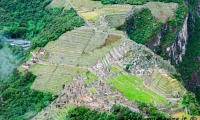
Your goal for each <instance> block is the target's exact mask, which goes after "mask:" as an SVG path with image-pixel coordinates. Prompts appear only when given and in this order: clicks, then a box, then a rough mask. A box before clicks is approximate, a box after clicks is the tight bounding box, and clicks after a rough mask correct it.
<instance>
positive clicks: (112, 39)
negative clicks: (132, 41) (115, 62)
mask: <svg viewBox="0 0 200 120" xmlns="http://www.w3.org/2000/svg"><path fill="white" fill-rule="evenodd" d="M121 38H122V37H121V36H118V35H108V37H107V39H106V40H105V42H104V44H102V45H101V46H100V47H98V48H97V49H101V48H103V47H106V46H108V45H111V44H112V43H114V42H115V41H118V40H120V39H121Z"/></svg>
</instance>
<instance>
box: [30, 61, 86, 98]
mask: <svg viewBox="0 0 200 120" xmlns="http://www.w3.org/2000/svg"><path fill="white" fill-rule="evenodd" d="M30 71H31V72H32V73H33V74H34V75H36V76H37V77H36V79H35V81H34V82H33V85H32V86H31V89H34V90H39V91H42V92H50V93H52V94H54V95H56V94H59V92H60V90H61V89H62V86H63V85H64V84H67V83H70V82H71V81H72V80H73V77H74V76H76V75H77V74H79V73H80V72H82V71H83V69H82V68H78V67H65V66H59V67H56V66H53V65H40V64H36V65H35V66H34V67H33V68H31V69H30Z"/></svg>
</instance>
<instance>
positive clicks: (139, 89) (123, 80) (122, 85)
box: [108, 74, 167, 105]
mask: <svg viewBox="0 0 200 120" xmlns="http://www.w3.org/2000/svg"><path fill="white" fill-rule="evenodd" d="M108 82H111V83H112V84H113V85H114V86H115V87H116V89H118V90H119V91H121V92H122V94H123V95H124V96H125V97H126V98H128V99H129V100H138V101H142V102H147V103H152V102H153V101H155V102H156V103H159V104H164V105H165V104H167V103H166V102H165V101H164V100H165V99H164V97H162V96H160V95H158V94H156V93H155V92H153V91H151V90H149V89H146V87H145V86H144V85H143V82H142V80H141V79H139V78H137V77H136V76H134V75H131V74H129V75H128V76H126V75H124V74H119V75H118V76H116V77H114V78H111V79H108Z"/></svg>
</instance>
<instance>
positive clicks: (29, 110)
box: [0, 70, 55, 120]
mask: <svg viewBox="0 0 200 120" xmlns="http://www.w3.org/2000/svg"><path fill="white" fill-rule="evenodd" d="M35 77H36V76H35V75H33V74H31V73H26V74H25V75H23V74H21V73H19V72H18V71H17V70H15V71H14V72H13V73H12V74H11V75H10V76H9V77H7V78H6V79H7V80H6V81H5V82H3V81H1V83H0V105H1V106H0V119H1V120H24V119H30V118H32V117H33V116H34V115H36V114H37V113H38V112H39V111H41V110H42V109H43V108H44V107H46V106H47V105H49V104H50V103H51V101H53V100H54V99H55V96H52V95H51V94H49V93H42V92H38V91H34V90H31V89H30V86H31V84H32V82H33V81H34V79H35Z"/></svg>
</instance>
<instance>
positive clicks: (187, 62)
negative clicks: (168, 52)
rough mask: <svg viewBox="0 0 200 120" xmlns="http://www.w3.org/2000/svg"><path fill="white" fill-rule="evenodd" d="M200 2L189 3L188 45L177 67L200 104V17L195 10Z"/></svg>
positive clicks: (194, 0) (195, 0)
mask: <svg viewBox="0 0 200 120" xmlns="http://www.w3.org/2000/svg"><path fill="white" fill-rule="evenodd" d="M197 2H198V0H193V1H190V2H189V8H190V11H189V12H190V14H189V19H188V32H189V38H188V44H187V50H186V55H185V56H184V58H183V62H181V63H180V64H179V65H177V66H176V67H177V69H178V70H179V72H180V73H181V77H182V79H183V81H184V83H185V86H186V88H187V89H188V90H190V91H193V92H194V93H195V95H196V98H197V101H198V102H199V103H200V69H199V68H200V49H199V47H200V27H199V26H200V16H198V15H197V14H196V13H197V12H199V11H198V10H197V9H195V8H196V7H195V6H196V5H198V4H197Z"/></svg>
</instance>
